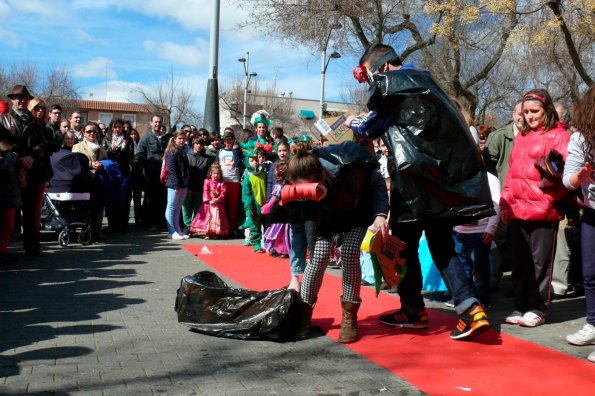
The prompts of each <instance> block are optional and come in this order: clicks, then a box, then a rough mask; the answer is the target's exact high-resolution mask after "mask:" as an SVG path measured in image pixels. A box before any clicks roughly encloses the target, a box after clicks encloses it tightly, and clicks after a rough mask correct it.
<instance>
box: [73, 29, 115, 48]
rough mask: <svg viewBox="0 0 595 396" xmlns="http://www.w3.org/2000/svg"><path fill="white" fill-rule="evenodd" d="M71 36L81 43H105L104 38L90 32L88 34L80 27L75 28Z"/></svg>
mask: <svg viewBox="0 0 595 396" xmlns="http://www.w3.org/2000/svg"><path fill="white" fill-rule="evenodd" d="M72 37H73V38H74V39H75V40H78V41H80V42H83V43H92V44H100V45H103V44H107V41H106V40H104V39H101V38H98V37H95V36H93V35H92V34H89V33H88V32H87V31H85V30H83V29H80V28H76V29H74V30H73V31H72Z"/></svg>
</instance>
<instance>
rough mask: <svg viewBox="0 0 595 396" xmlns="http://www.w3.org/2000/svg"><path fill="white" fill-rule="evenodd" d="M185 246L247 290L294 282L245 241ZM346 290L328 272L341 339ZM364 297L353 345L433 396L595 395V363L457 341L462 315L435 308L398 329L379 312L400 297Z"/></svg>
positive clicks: (488, 339) (332, 329)
mask: <svg viewBox="0 0 595 396" xmlns="http://www.w3.org/2000/svg"><path fill="white" fill-rule="evenodd" d="M184 247H185V248H186V249H187V250H188V251H189V252H190V253H192V254H194V255H196V256H197V257H199V258H200V259H201V260H202V261H203V262H205V263H206V264H207V265H209V266H210V267H212V268H213V269H214V271H215V272H217V273H219V274H221V275H224V276H226V277H228V278H230V279H233V280H234V281H236V282H238V283H239V284H241V285H242V286H243V287H244V288H246V289H252V290H272V289H277V288H280V287H283V286H285V285H287V284H288V283H289V278H290V274H289V262H288V260H281V259H275V258H272V257H270V256H269V255H267V254H257V253H253V252H252V250H251V248H248V247H243V246H235V245H227V246H208V249H209V250H210V251H211V253H212V254H200V253H201V248H202V245H184ZM340 295H341V279H340V278H337V277H335V276H332V275H329V274H326V275H325V279H324V283H323V285H322V289H321V291H320V295H319V297H318V304H317V305H316V308H315V310H314V315H313V325H316V326H319V327H320V328H322V330H323V331H324V332H325V333H326V334H327V335H328V336H329V337H331V338H333V339H335V340H337V339H338V336H339V326H340V323H341V309H340V304H339V296H340ZM361 297H362V300H363V304H362V306H361V309H360V312H359V315H358V318H359V322H358V323H359V326H360V334H361V340H360V341H358V342H356V343H354V344H349V345H346V346H347V347H348V348H351V349H352V350H353V351H355V352H357V353H359V354H361V355H362V356H364V357H366V358H367V359H369V360H371V361H372V362H374V363H376V364H378V365H380V366H382V367H384V368H386V369H388V370H390V371H391V372H393V373H394V374H395V375H397V376H399V377H401V378H403V379H405V380H407V381H409V382H410V383H411V384H413V386H415V387H417V388H419V389H421V390H423V391H424V392H427V393H428V394H430V395H460V394H468V393H472V394H479V395H503V394H507V393H512V394H520V395H537V394H539V395H549V394H551V395H553V394H556V395H558V394H560V393H564V392H569V393H570V394H572V395H573V396H574V395H593V394H595V365H593V364H592V363H589V362H587V361H582V360H579V359H576V358H574V357H572V356H568V355H565V354H563V353H561V352H558V351H555V350H551V349H549V348H546V347H543V346H540V345H537V344H533V343H531V342H528V341H524V340H520V339H518V338H515V337H512V336H508V335H506V334H503V333H499V332H497V331H495V330H490V331H488V332H486V333H484V334H482V335H481V336H479V337H477V338H475V339H474V340H473V341H472V342H463V341H453V340H451V339H450V338H449V334H450V330H451V329H452V328H454V326H455V324H456V321H457V319H456V318H455V317H452V316H449V315H446V314H443V313H441V312H438V311H434V310H429V315H430V328H429V329H428V330H407V329H396V328H390V327H387V326H384V325H382V324H380V323H379V322H378V316H379V315H380V314H382V313H384V312H386V311H391V310H394V309H396V308H397V307H398V306H399V303H398V298H397V297H395V296H392V295H389V294H386V293H381V294H380V296H379V297H378V298H375V297H374V291H373V290H372V288H368V287H363V288H362V294H361ZM560 342H563V341H562V340H560ZM585 348H589V347H585ZM585 352H587V351H585Z"/></svg>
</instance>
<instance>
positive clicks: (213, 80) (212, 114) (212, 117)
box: [203, 0, 220, 132]
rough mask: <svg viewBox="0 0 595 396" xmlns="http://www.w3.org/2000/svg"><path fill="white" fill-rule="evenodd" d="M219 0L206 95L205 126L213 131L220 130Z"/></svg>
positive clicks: (216, 1) (215, 3)
mask: <svg viewBox="0 0 595 396" xmlns="http://www.w3.org/2000/svg"><path fill="white" fill-rule="evenodd" d="M219 11H220V3H219V0H213V10H212V16H211V36H210V55H209V80H208V81H207V93H206V97H205V118H204V122H203V125H204V127H205V128H206V129H207V130H209V131H211V132H213V131H219V85H218V82H217V74H218V63H219Z"/></svg>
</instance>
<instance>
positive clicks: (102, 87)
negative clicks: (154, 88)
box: [79, 80, 150, 103]
mask: <svg viewBox="0 0 595 396" xmlns="http://www.w3.org/2000/svg"><path fill="white" fill-rule="evenodd" d="M139 87H141V88H143V89H150V88H149V87H148V86H147V85H144V84H141V83H139V82H131V81H121V80H110V81H108V82H107V83H99V84H94V85H89V86H86V87H83V88H81V89H80V90H79V94H80V95H81V97H82V98H83V99H94V100H108V101H110V102H127V103H139V102H142V100H141V97H140V96H139V95H138V94H136V93H135V89H137V88H139ZM106 89H107V91H106Z"/></svg>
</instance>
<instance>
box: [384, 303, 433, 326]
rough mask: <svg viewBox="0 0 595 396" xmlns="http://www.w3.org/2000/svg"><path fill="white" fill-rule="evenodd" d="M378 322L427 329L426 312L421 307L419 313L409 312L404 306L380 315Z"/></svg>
mask: <svg viewBox="0 0 595 396" xmlns="http://www.w3.org/2000/svg"><path fill="white" fill-rule="evenodd" d="M380 323H382V324H384V325H387V326H395V327H405V328H408V329H427V328H428V312H427V311H426V309H425V308H424V309H422V311H421V312H420V313H416V314H415V313H409V312H407V311H406V310H405V309H404V308H401V309H398V310H396V311H395V312H393V313H390V314H385V315H380Z"/></svg>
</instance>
